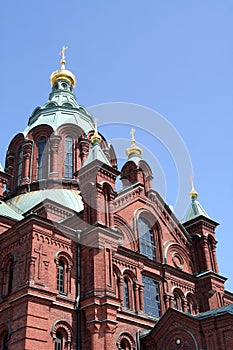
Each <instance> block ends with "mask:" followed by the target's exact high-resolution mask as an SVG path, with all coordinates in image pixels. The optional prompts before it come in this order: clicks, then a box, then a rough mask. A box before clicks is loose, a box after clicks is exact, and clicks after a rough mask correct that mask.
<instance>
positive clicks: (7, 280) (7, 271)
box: [1, 253, 17, 296]
mask: <svg viewBox="0 0 233 350" xmlns="http://www.w3.org/2000/svg"><path fill="white" fill-rule="evenodd" d="M16 262H17V255H16V253H9V254H7V255H6V256H5V257H4V258H3V260H2V264H1V275H2V276H1V294H2V295H3V296H7V295H8V294H9V285H11V287H10V288H11V290H12V281H13V275H14V269H15V268H14V265H15V263H16ZM11 268H12V270H11ZM10 275H12V276H10Z"/></svg>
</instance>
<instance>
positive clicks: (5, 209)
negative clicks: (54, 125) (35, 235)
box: [0, 202, 24, 221]
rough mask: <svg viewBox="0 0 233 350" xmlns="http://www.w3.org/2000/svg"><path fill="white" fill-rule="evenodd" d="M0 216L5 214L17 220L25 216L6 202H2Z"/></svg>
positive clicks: (0, 203)
mask: <svg viewBox="0 0 233 350" xmlns="http://www.w3.org/2000/svg"><path fill="white" fill-rule="evenodd" d="M0 216H4V217H7V218H10V219H13V220H17V221H19V220H22V219H23V218H24V217H23V216H22V215H21V214H19V213H17V212H16V211H15V210H14V209H12V208H11V207H10V206H9V205H7V204H6V203H5V202H0Z"/></svg>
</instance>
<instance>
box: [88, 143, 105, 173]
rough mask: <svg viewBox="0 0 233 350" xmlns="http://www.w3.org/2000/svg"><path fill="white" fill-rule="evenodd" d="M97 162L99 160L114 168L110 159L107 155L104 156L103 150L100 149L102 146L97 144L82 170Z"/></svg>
mask: <svg viewBox="0 0 233 350" xmlns="http://www.w3.org/2000/svg"><path fill="white" fill-rule="evenodd" d="M95 160H98V161H100V162H101V163H102V164H107V165H108V166H110V167H112V165H111V163H110V162H109V160H108V158H107V157H106V155H105V154H104V152H103V150H102V148H101V147H100V145H99V144H98V143H95V144H94V145H93V146H92V148H91V150H90V152H89V154H88V156H87V158H86V160H85V162H84V163H83V165H82V168H83V167H85V166H87V165H88V164H90V163H92V162H94V161H95Z"/></svg>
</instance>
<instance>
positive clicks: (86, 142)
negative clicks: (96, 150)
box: [80, 138, 89, 163]
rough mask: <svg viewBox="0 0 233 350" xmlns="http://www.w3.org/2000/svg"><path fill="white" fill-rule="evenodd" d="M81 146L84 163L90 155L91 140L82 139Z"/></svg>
mask: <svg viewBox="0 0 233 350" xmlns="http://www.w3.org/2000/svg"><path fill="white" fill-rule="evenodd" d="M80 146H81V160H82V163H83V162H84V161H85V159H86V158H87V155H88V153H89V140H88V139H87V138H84V139H82V140H81V141H80Z"/></svg>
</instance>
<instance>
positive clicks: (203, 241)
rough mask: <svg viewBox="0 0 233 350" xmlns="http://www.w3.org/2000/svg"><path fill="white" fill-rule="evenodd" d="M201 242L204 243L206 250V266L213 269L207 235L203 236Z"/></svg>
mask: <svg viewBox="0 0 233 350" xmlns="http://www.w3.org/2000/svg"><path fill="white" fill-rule="evenodd" d="M201 244H202V248H203V252H204V257H205V267H206V270H212V266H211V261H210V252H209V247H208V241H207V237H203V240H202V242H201Z"/></svg>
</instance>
